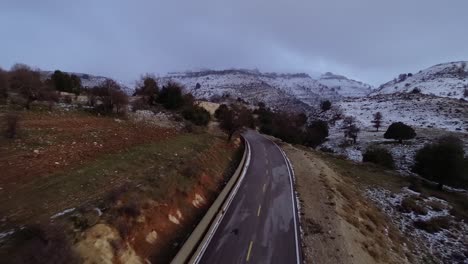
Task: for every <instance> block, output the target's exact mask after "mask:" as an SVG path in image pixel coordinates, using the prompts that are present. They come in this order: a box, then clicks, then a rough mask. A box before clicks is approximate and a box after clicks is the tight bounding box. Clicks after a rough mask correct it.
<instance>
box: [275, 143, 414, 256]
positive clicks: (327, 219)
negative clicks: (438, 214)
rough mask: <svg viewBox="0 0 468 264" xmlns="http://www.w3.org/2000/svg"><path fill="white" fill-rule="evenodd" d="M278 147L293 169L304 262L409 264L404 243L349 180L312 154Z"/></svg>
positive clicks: (301, 150) (291, 148)
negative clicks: (298, 201) (283, 151)
mask: <svg viewBox="0 0 468 264" xmlns="http://www.w3.org/2000/svg"><path fill="white" fill-rule="evenodd" d="M282 147H283V148H284V150H285V151H286V153H287V155H288V157H289V158H290V160H291V162H292V164H293V167H294V170H295V176H296V188H297V191H298V193H299V199H300V205H301V226H302V230H303V249H304V250H303V251H304V255H305V256H304V258H305V260H306V262H307V263H356V264H357V263H359V264H362V263H411V256H410V255H409V254H408V253H407V252H406V251H407V250H406V249H405V248H404V247H403V244H404V243H407V241H406V240H405V239H403V237H402V235H401V234H400V233H399V231H398V229H396V228H395V227H394V226H392V225H391V224H390V221H388V219H387V218H386V216H385V215H384V214H383V213H381V212H380V211H379V210H378V209H377V208H376V207H375V206H373V205H372V204H371V203H370V202H369V201H367V200H366V199H365V198H364V197H363V196H362V194H361V193H360V191H359V188H358V187H357V186H356V183H355V182H353V181H352V179H349V178H347V177H345V176H343V175H341V174H339V173H337V172H336V171H334V170H333V169H332V168H330V167H329V166H328V165H327V164H326V162H324V161H323V160H321V159H320V157H319V156H318V155H316V154H314V152H312V151H309V150H305V149H299V148H296V147H293V146H290V145H287V144H283V146H282Z"/></svg>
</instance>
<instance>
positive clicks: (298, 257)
mask: <svg viewBox="0 0 468 264" xmlns="http://www.w3.org/2000/svg"><path fill="white" fill-rule="evenodd" d="M259 135H261V134H259ZM261 136H262V137H264V138H266V139H268V140H269V141H270V142H272V143H273V144H274V145H275V146H276V147H277V148H278V150H279V151H280V153H281V155H283V159H284V161H285V163H286V167H287V168H288V174H289V179H290V183H291V184H290V187H291V199H292V202H293V219H294V231H295V232H294V238H295V240H296V256H297V259H296V260H297V263H298V264H300V263H301V258H300V253H299V239H298V238H297V234H298V230H297V220H296V203H295V198H294V188H293V184H294V180H293V176H292V174H291V171H292V168H290V166H291V163H290V161H289V159H288V157H287V156H286V154H285V153H284V151H283V150H282V149H281V148H280V147H279V146H278V145H277V144H276V143H275V142H274V141H273V140H271V139H269V138H267V137H265V136H263V135H261ZM292 173H294V171H292Z"/></svg>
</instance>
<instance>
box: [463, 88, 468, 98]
mask: <svg viewBox="0 0 468 264" xmlns="http://www.w3.org/2000/svg"><path fill="white" fill-rule="evenodd" d="M463 97H468V88H465V90H464V91H463Z"/></svg>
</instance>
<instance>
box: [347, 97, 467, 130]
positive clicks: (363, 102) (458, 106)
mask: <svg viewBox="0 0 468 264" xmlns="http://www.w3.org/2000/svg"><path fill="white" fill-rule="evenodd" d="M338 104H339V107H340V108H341V109H342V110H343V113H344V114H345V115H349V116H354V117H356V119H357V121H358V122H359V123H361V125H362V126H364V127H371V126H372V122H371V121H372V120H373V119H374V118H373V115H374V114H375V113H376V112H381V113H382V115H383V126H384V127H385V126H388V125H390V124H391V123H393V122H403V123H406V124H409V125H411V126H415V127H421V128H439V129H445V130H447V131H460V132H463V131H464V132H468V102H466V101H461V100H456V99H448V98H441V97H436V96H427V95H421V94H392V95H377V96H372V97H363V98H348V99H344V100H343V101H341V102H339V103H338Z"/></svg>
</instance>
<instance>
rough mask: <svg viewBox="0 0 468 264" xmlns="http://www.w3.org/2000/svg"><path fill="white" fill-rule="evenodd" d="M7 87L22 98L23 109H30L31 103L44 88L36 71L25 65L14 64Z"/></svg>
mask: <svg viewBox="0 0 468 264" xmlns="http://www.w3.org/2000/svg"><path fill="white" fill-rule="evenodd" d="M9 84H10V85H9V87H10V88H11V90H12V91H15V92H17V93H18V94H19V95H20V96H21V97H23V98H24V105H23V106H24V107H25V108H26V109H30V108H31V103H32V102H34V101H36V100H38V98H39V93H40V90H41V89H42V88H43V87H44V86H43V83H42V81H41V76H40V74H39V72H38V71H33V70H31V68H29V67H28V66H27V65H23V64H16V65H14V66H13V67H12V70H11V72H10V80H9Z"/></svg>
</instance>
